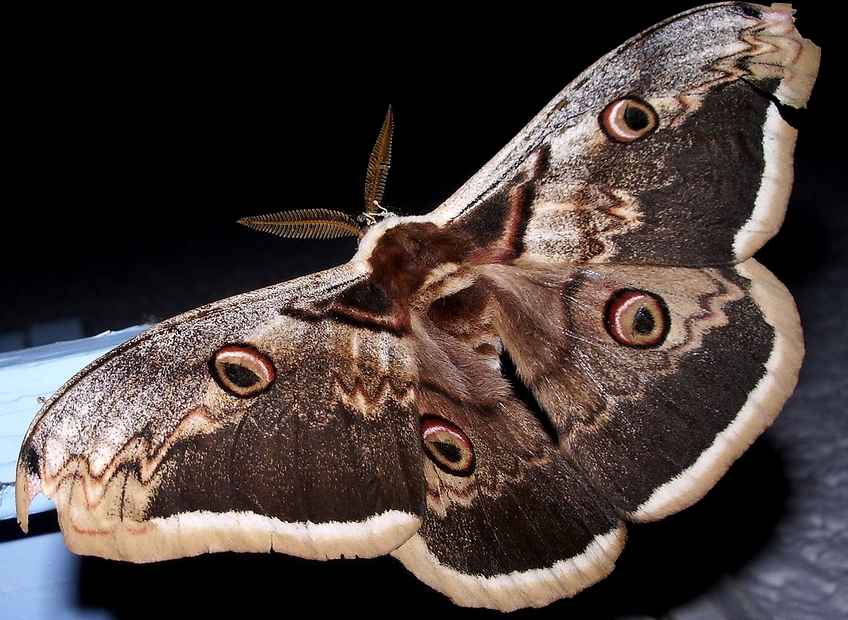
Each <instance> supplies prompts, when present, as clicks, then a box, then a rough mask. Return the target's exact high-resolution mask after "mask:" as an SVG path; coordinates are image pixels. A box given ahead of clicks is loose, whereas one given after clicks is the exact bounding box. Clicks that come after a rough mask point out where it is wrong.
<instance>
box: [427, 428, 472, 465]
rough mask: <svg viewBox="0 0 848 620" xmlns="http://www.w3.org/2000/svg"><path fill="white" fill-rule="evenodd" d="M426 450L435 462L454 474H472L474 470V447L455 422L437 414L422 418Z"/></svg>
mask: <svg viewBox="0 0 848 620" xmlns="http://www.w3.org/2000/svg"><path fill="white" fill-rule="evenodd" d="M421 438H422V440H423V442H424V451H425V452H426V453H427V456H428V457H429V458H430V460H431V461H432V462H433V464H434V465H435V466H436V467H438V468H439V469H441V470H442V471H445V472H447V473H449V474H453V475H454V476H470V475H471V473H472V472H473V471H474V465H475V459H474V447H473V446H472V445H471V441H470V440H469V439H468V436H467V435H466V434H465V433H463V432H462V430H461V429H460V428H459V427H458V426H457V425H456V424H454V423H452V422H448V421H447V420H445V419H444V418H440V417H437V416H424V417H423V418H422V419H421Z"/></svg>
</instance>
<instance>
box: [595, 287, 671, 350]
mask: <svg viewBox="0 0 848 620" xmlns="http://www.w3.org/2000/svg"><path fill="white" fill-rule="evenodd" d="M604 325H605V326H606V328H607V332H609V335H610V336H612V338H613V340H615V341H616V342H618V343H619V344H623V345H625V346H628V347H632V348H635V349H650V348H654V347H658V346H660V345H661V344H662V343H663V342H665V339H666V336H668V330H669V329H670V327H671V318H670V316H669V313H668V308H667V307H666V305H665V302H664V301H663V300H662V298H661V297H659V296H658V295H655V294H653V293H649V292H647V291H640V290H636V289H621V290H618V291H616V292H615V293H613V294H612V296H610V298H609V301H608V302H607V306H606V310H605V312H604Z"/></svg>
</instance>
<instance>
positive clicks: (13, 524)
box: [0, 510, 59, 543]
mask: <svg viewBox="0 0 848 620" xmlns="http://www.w3.org/2000/svg"><path fill="white" fill-rule="evenodd" d="M58 531H59V522H58V521H57V520H56V511H55V510H50V511H48V512H40V513H38V514H34V515H30V517H29V533H27V534H24V533H23V532H22V531H21V528H20V526H19V525H18V521H17V519H4V520H3V521H0V543H4V542H11V541H13V540H18V539H19V538H26V537H27V536H39V535H41V534H53V533H54V532H58Z"/></svg>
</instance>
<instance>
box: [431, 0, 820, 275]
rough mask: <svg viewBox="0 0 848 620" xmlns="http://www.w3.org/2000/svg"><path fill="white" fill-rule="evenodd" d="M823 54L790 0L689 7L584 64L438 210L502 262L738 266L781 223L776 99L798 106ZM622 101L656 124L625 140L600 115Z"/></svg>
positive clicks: (783, 188)
mask: <svg viewBox="0 0 848 620" xmlns="http://www.w3.org/2000/svg"><path fill="white" fill-rule="evenodd" d="M818 64H819V49H818V48H817V47H816V46H815V45H814V44H813V43H812V42H810V41H809V40H807V39H804V38H803V37H801V35H800V34H799V33H798V31H797V30H796V29H795V26H794V23H793V17H792V9H791V8H790V7H789V6H788V5H784V4H776V5H773V6H771V7H765V6H760V5H754V4H748V3H742V2H726V3H721V4H712V5H708V6H705V7H700V8H696V9H692V10H690V11H688V12H685V13H682V14H680V15H678V16H676V17H673V18H671V19H669V20H667V21H665V22H663V23H661V24H658V25H657V26H654V27H653V28H650V29H648V30H646V31H644V32H642V33H641V34H639V35H637V36H636V37H634V38H632V39H631V40H629V41H627V42H626V43H624V44H623V45H622V46H620V47H619V48H617V49H616V50H614V51H613V52H611V53H610V54H608V55H607V56H605V57H604V58H602V59H601V60H599V61H598V62H597V63H595V64H594V65H592V66H591V67H589V68H588V69H587V70H586V71H585V72H583V73H582V74H581V75H580V76H579V77H578V78H577V79H576V80H574V81H573V82H572V83H571V84H569V85H568V86H567V87H566V88H565V89H564V90H563V91H562V92H560V93H559V94H558V95H557V96H556V97H555V98H554V99H553V101H551V102H550V103H549V104H548V105H547V106H546V107H545V108H544V109H543V110H542V111H541V112H540V113H539V114H538V115H537V116H536V117H535V118H534V119H533V120H532V121H531V122H530V123H529V124H528V125H527V127H525V128H524V130H522V131H521V132H520V133H519V134H518V135H517V136H516V137H515V139H513V140H512V141H511V142H510V143H509V144H508V145H507V146H506V147H504V148H503V149H502V150H501V151H500V152H499V153H498V154H497V155H496V156H495V157H494V158H493V159H492V160H491V161H490V162H489V163H488V164H487V165H486V166H484V167H483V168H482V169H481V170H480V171H479V172H478V173H477V174H476V175H475V176H474V177H472V178H471V179H470V180H469V181H468V182H467V183H466V184H465V185H463V186H462V187H461V188H460V189H459V190H458V191H457V192H456V193H455V194H454V195H453V196H451V197H450V198H449V199H448V200H447V201H446V202H445V203H444V204H443V205H442V206H441V207H440V208H439V209H437V210H436V211H435V212H434V214H433V216H434V217H435V218H436V220H437V221H441V222H452V223H454V224H456V225H458V226H459V227H460V228H462V229H463V230H465V231H467V233H468V234H469V235H470V236H471V237H473V238H475V239H479V240H482V241H485V242H489V241H492V240H495V239H497V240H498V241H499V244H500V245H501V247H500V255H501V256H502V257H507V258H510V259H518V260H521V259H529V260H541V261H554V262H558V263H562V262H567V263H573V262H580V263H587V262H589V263H608V262H616V263H629V264H634V263H637V264H655V265H669V264H671V265H681V266H702V265H715V264H729V263H737V262H741V261H744V260H745V259H747V258H749V257H750V256H751V255H752V254H753V253H754V252H755V251H756V250H757V249H758V248H759V247H761V246H762V245H763V244H764V243H765V242H766V241H767V240H768V239H769V238H771V237H772V236H773V235H774V234H775V233H776V232H777V230H778V229H779V228H780V225H781V223H782V222H783V218H784V214H785V211H786V206H787V202H788V198H789V193H790V189H791V185H792V154H793V150H794V145H795V138H796V130H795V129H794V128H793V127H791V126H790V125H789V124H788V123H787V122H786V121H785V120H784V119H783V117H782V116H781V108H786V107H787V106H791V107H803V106H804V105H805V104H806V102H807V100H808V98H809V96H810V92H811V89H812V86H813V82H814V81H815V77H816V74H817V71H818ZM623 98H630V99H635V100H637V101H639V102H642V103H644V104H647V105H648V106H649V107H650V108H651V109H653V111H654V113H655V114H656V121H657V125H656V129H655V130H653V131H652V132H651V131H649V132H648V133H647V134H646V135H644V136H643V137H640V138H638V139H636V140H635V141H632V142H629V143H627V142H622V141H620V140H618V139H615V138H613V137H611V135H610V131H609V130H608V129H606V127H609V126H610V125H609V124H606V125H605V123H604V121H603V118H604V115H605V111H607V112H609V111H610V107H609V106H610V105H611V104H613V103H614V102H616V101H619V100H622V99H623ZM642 120H643V122H645V123H648V122H649V119H647V118H645V117H643V119H642Z"/></svg>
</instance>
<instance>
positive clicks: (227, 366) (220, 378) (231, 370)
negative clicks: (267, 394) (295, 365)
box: [209, 344, 277, 398]
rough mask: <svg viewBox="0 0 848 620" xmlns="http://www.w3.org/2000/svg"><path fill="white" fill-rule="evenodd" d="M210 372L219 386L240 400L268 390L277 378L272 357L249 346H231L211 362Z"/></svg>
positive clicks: (222, 349) (220, 352)
mask: <svg viewBox="0 0 848 620" xmlns="http://www.w3.org/2000/svg"><path fill="white" fill-rule="evenodd" d="M209 372H210V373H211V374H212V378H213V379H215V382H216V383H217V384H218V386H219V387H220V388H221V389H222V390H224V391H225V392H227V393H228V394H231V395H233V396H236V397H238V398H250V397H252V396H257V395H258V394H261V393H262V392H264V391H265V390H267V389H268V388H269V387H271V385H272V384H273V383H274V380H275V379H276V378H277V371H276V369H275V368H274V363H273V361H272V360H271V358H270V357H269V356H268V355H266V354H264V353H262V352H261V351H259V350H258V349H257V348H256V347H253V346H251V345H247V344H227V345H224V346H223V347H221V348H219V349H218V350H217V351H215V353H214V354H213V355H212V358H211V359H210V360H209Z"/></svg>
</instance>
